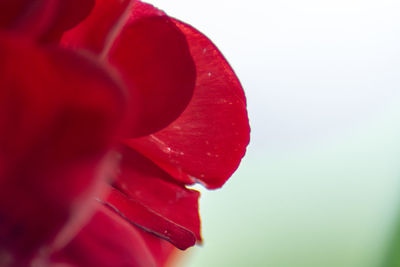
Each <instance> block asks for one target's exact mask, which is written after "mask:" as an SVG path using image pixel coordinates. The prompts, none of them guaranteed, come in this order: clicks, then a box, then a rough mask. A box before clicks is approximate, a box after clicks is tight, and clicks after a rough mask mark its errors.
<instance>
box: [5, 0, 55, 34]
mask: <svg viewBox="0 0 400 267" xmlns="http://www.w3.org/2000/svg"><path fill="white" fill-rule="evenodd" d="M58 2H59V0H2V1H0V29H7V30H13V31H16V32H20V33H23V34H24V35H29V36H31V37H38V36H39V35H41V34H42V33H43V32H44V31H45V30H47V29H48V27H49V25H50V24H51V23H52V22H53V18H54V15H55V12H56V7H57V4H58Z"/></svg>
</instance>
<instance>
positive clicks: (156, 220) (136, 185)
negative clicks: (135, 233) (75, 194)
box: [105, 149, 201, 249]
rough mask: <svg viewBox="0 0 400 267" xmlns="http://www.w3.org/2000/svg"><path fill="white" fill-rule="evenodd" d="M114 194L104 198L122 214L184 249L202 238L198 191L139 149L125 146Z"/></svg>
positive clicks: (112, 192)
mask: <svg viewBox="0 0 400 267" xmlns="http://www.w3.org/2000/svg"><path fill="white" fill-rule="evenodd" d="M120 168H121V169H120V175H119V176H118V177H117V179H116V181H115V183H114V187H115V188H116V189H113V190H112V191H111V194H110V195H109V196H108V197H107V198H106V200H105V202H106V203H108V204H109V205H110V206H112V207H113V208H114V209H116V210H118V212H119V213H121V214H123V217H124V218H126V219H128V220H129V221H131V222H132V223H134V224H135V225H138V226H139V227H142V228H143V229H146V230H147V231H149V232H151V233H154V234H155V235H157V236H159V237H161V238H163V239H165V240H168V241H169V242H171V243H173V244H174V245H176V246H177V247H179V248H181V249H186V248H187V247H189V246H193V245H194V243H195V239H197V240H199V241H201V235H200V217H199V212H198V198H199V192H197V191H195V190H191V189H187V188H185V187H184V186H182V185H180V184H177V183H176V182H174V180H173V178H172V177H170V176H169V175H168V174H167V173H165V172H164V171H163V170H161V169H160V168H159V167H158V166H156V165H155V164H154V163H152V162H151V161H150V160H148V159H146V158H144V157H143V156H142V155H140V154H139V153H137V152H135V151H133V150H131V149H125V150H124V151H123V159H122V162H121V165H120Z"/></svg>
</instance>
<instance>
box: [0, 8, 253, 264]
mask: <svg viewBox="0 0 400 267" xmlns="http://www.w3.org/2000/svg"><path fill="white" fill-rule="evenodd" d="M0 13H1V14H0V17H1V20H0V28H1V29H2V30H1V32H0V59H1V61H0V67H1V76H0V84H1V87H0V88H1V90H0V96H1V98H0V102H1V103H0V109H1V110H2V112H1V114H2V115H0V129H1V130H2V135H1V138H0V191H1V192H0V196H1V198H0V263H2V264H4V265H7V264H8V265H21V264H28V263H29V262H30V263H32V264H37V265H41V264H58V263H67V264H72V265H78V266H155V265H156V266H162V265H164V263H165V262H166V260H167V259H168V257H169V255H170V254H171V253H172V252H173V249H174V247H173V246H172V245H170V243H171V244H173V245H174V246H176V247H177V248H180V249H186V248H187V247H190V246H193V245H194V244H195V243H196V242H200V241H201V235H200V218H199V214H198V197H199V193H198V192H197V191H194V190H191V189H187V188H186V187H185V186H186V185H190V184H193V183H197V182H198V183H201V184H203V185H205V186H206V187H208V188H210V189H214V188H218V187H221V186H222V185H223V184H224V183H225V182H226V180H227V179H228V178H229V177H230V176H231V175H232V173H233V172H234V171H235V169H236V168H237V166H238V164H239V162H240V160H241V158H242V157H243V155H244V153H245V148H246V146H247V144H248V141H249V126H248V120H247V113H246V101H245V97H244V93H243V90H242V88H241V86H240V83H239V81H238V79H237V78H236V76H235V74H234V72H233V71H232V69H231V68H230V66H229V65H228V63H227V62H226V61H225V59H224V57H223V56H222V55H221V53H220V52H219V51H218V49H217V48H216V47H215V46H214V45H213V44H212V43H211V41H209V40H208V39H207V38H206V37H205V36H204V35H202V34H201V33H199V32H198V31H197V30H195V29H193V28H192V27H190V26H189V25H187V24H184V23H182V22H180V21H177V20H175V19H172V18H170V17H168V16H167V15H166V14H165V13H163V12H162V11H160V10H157V9H156V8H154V7H152V6H150V5H148V4H144V3H142V2H140V1H127V0H125V1H124V0H97V1H77V0H74V1H66V0H64V1H62V0H37V1H28V0H26V1H24V0H19V1H15V0H7V1H3V2H1V3H0ZM93 214H94V215H93ZM92 215H93V216H92ZM90 216H92V217H90ZM87 220H89V222H87ZM166 241H169V242H166Z"/></svg>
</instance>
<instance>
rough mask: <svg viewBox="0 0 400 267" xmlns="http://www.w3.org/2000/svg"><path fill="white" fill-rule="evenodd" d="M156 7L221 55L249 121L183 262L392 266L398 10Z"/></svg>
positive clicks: (179, 3)
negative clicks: (196, 243)
mask: <svg viewBox="0 0 400 267" xmlns="http://www.w3.org/2000/svg"><path fill="white" fill-rule="evenodd" d="M152 3H153V4H155V5H156V6H158V7H160V8H162V9H164V10H165V11H166V12H167V13H169V14H170V15H172V16H175V17H177V18H180V19H182V20H184V21H186V22H188V23H190V24H192V25H193V26H195V27H196V28H198V29H199V30H201V31H202V32H204V33H205V34H206V35H207V36H209V37H210V38H211V39H212V40H213V41H214V42H215V43H216V45H217V46H218V47H219V48H220V49H221V51H222V52H223V53H224V54H225V56H226V57H227V59H228V60H229V62H230V63H231V65H232V66H233V68H234V69H235V71H236V73H237V74H238V76H239V78H240V79H241V81H242V84H243V87H244V88H245V91H246V95H247V99H248V110H249V117H250V123H251V127H252V141H251V144H250V146H249V147H248V153H247V155H246V157H245V158H244V160H243V162H242V164H241V166H240V167H239V169H238V171H237V172H236V173H235V175H234V176H233V177H232V178H231V179H230V180H229V181H228V183H227V184H226V185H225V186H224V187H223V188H222V189H221V190H217V191H211V192H209V191H206V190H204V189H203V188H201V187H196V188H200V190H201V191H202V198H201V202H200V205H201V207H200V210H201V216H202V226H203V237H204V245H203V246H202V247H196V248H193V249H190V250H189V256H188V257H186V258H185V259H184V261H183V263H182V266H189V267H224V266H254V267H257V266H266V267H397V266H400V263H399V264H397V263H395V262H396V260H397V259H396V257H397V254H400V241H399V240H400V230H396V228H399V229H400V223H398V221H399V219H398V218H400V125H399V122H400V76H399V74H400V17H399V15H398V14H399V13H400V2H399V1H395V0H380V1H378V0H364V1H358V0H336V1H326V0H318V1H317V0H302V1H300V0H274V1H269V0H264V1H261V0H248V1H236V0H231V1H228V0H218V1H215V0H214V1H211V0H202V1H183V0H154V1H152ZM397 224H399V227H397ZM396 232H398V233H397V234H396ZM396 242H399V244H396ZM397 249H398V251H399V253H397Z"/></svg>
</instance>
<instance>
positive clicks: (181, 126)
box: [125, 20, 250, 189]
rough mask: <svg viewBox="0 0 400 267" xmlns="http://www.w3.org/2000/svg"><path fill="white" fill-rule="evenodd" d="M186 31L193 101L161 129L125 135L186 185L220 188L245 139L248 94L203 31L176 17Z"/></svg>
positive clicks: (132, 144)
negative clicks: (191, 63) (191, 62)
mask: <svg viewBox="0 0 400 267" xmlns="http://www.w3.org/2000/svg"><path fill="white" fill-rule="evenodd" d="M174 22H175V23H176V25H177V26H178V27H179V28H180V29H181V31H182V32H183V33H184V34H185V36H186V39H187V41H188V43H189V47H190V52H191V54H192V56H193V59H194V62H195V64H196V71H197V79H196V87H195V90H194V94H193V97H192V100H191V101H190V103H189V105H188V106H187V108H186V109H185V111H184V112H183V113H182V115H180V116H179V118H178V119H177V120H175V121H174V122H173V123H171V124H170V125H169V126H168V127H166V128H165V129H163V130H161V131H159V132H157V133H155V134H152V135H149V136H146V137H142V138H136V139H134V138H132V139H127V140H125V144H126V145H128V146H130V147H132V148H133V149H136V150H137V151H139V152H140V153H142V154H143V155H145V156H146V157H148V158H150V159H151V160H152V161H153V162H155V163H156V164H157V165H158V166H160V167H162V168H163V169H164V170H166V171H167V172H168V173H169V174H171V175H172V176H173V177H175V178H176V179H177V180H179V181H182V182H184V183H187V184H192V183H195V182H200V183H202V184H204V185H205V186H206V187H208V188H212V189H213V188H218V187H220V186H222V185H223V184H224V183H225V181H226V180H227V179H228V178H229V177H230V176H231V175H232V173H233V172H234V171H235V170H236V168H237V167H238V165H239V163H240V160H241V158H242V157H243V155H244V153H245V150H246V146H247V144H248V142H249V132H250V128H249V123H248V118H247V111H246V99H245V96H244V92H243V89H242V87H241V85H240V82H239V81H238V79H237V77H236V75H235V73H234V72H233V70H232V69H231V67H230V66H229V64H228V63H227V61H226V60H225V58H224V57H223V56H222V54H221V53H220V52H219V51H218V49H217V48H216V47H215V46H214V45H213V44H212V42H211V41H210V40H209V39H208V38H207V37H205V36H204V35H203V34H201V33H200V32H198V31H197V30H195V29H194V28H192V27H191V26H189V25H187V24H184V23H182V22H179V21H176V20H174Z"/></svg>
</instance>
